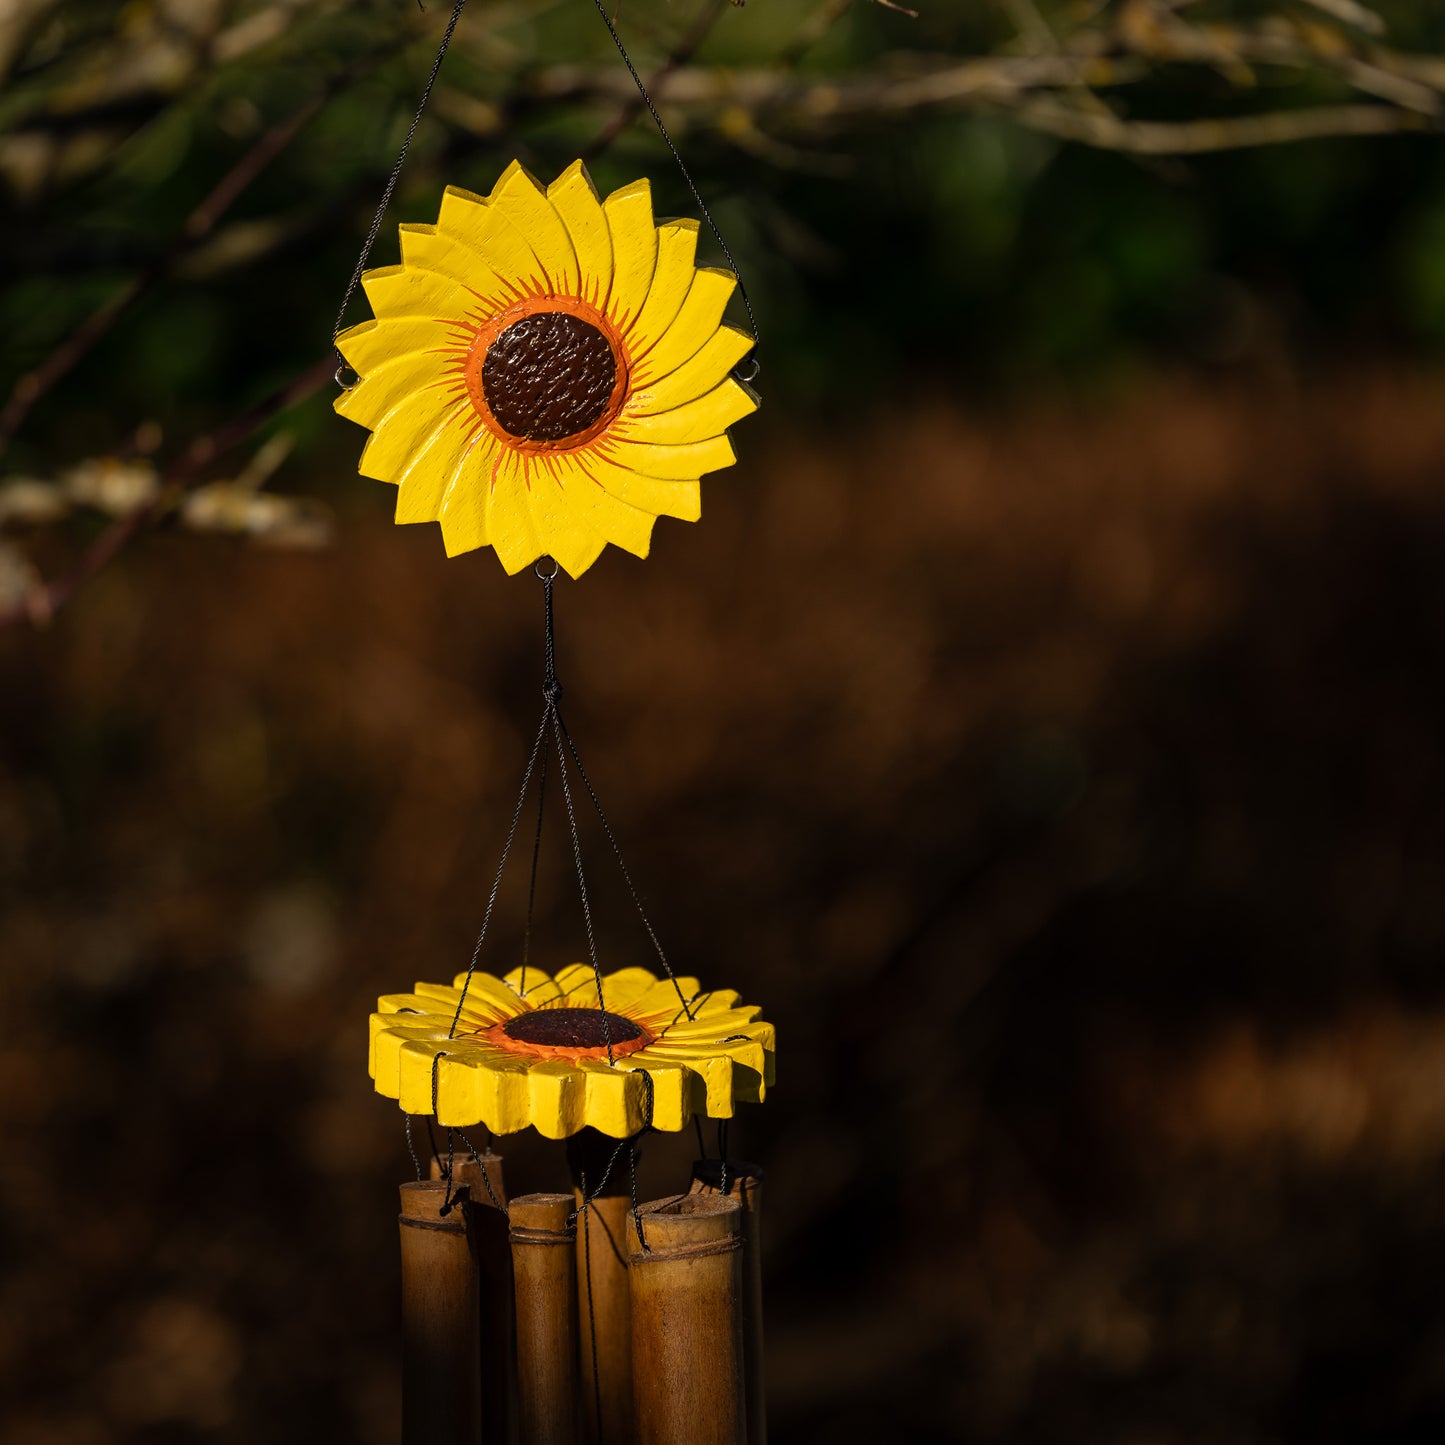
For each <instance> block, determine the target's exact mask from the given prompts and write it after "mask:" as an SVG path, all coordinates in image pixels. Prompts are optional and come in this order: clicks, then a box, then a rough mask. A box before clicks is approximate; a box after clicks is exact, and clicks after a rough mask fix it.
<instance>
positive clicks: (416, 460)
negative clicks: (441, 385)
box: [396, 423, 480, 522]
mask: <svg viewBox="0 0 1445 1445" xmlns="http://www.w3.org/2000/svg"><path fill="white" fill-rule="evenodd" d="M479 440H480V439H479V438H477V437H475V436H470V435H468V433H467V430H466V428H465V427H464V426H462V425H461V424H460V423H458V424H457V425H454V426H449V427H444V428H442V429H441V430H440V431H439V432H436V433H434V434H433V436H432V438H431V440H430V441H429V442H428V443H427V444H426V446H425V447H423V448H422V449H421V450H419V451H418V452H417V453H416V454H415V456H413V458H412V460H411V463H410V465H409V466H408V467H407V468H406V470H405V471H403V472H402V473H401V475H400V476H399V477H398V478H397V486H398V490H397V496H396V520H397V521H398V522H434V521H436V519H437V518H438V517H439V516H440V515H441V506H442V498H443V496H444V495H445V492H446V489H447V487H448V485H449V484H450V482H451V479H452V477H453V476H454V475H455V474H456V472H457V471H458V469H459V468H460V467H461V466H462V464H463V463H464V461H465V460H466V458H467V456H468V455H469V454H470V453H471V452H472V451H473V450H475V448H476V446H477V444H478V442H479Z"/></svg>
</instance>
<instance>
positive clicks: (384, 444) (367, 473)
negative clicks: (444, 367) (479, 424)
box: [359, 388, 465, 482]
mask: <svg viewBox="0 0 1445 1445" xmlns="http://www.w3.org/2000/svg"><path fill="white" fill-rule="evenodd" d="M408 403H410V404H408ZM463 405H465V402H464V401H463V400H461V399H459V398H458V397H455V396H453V395H451V394H450V393H449V392H447V391H443V390H442V389H440V388H433V389H432V390H430V391H426V392H422V393H420V394H419V395H418V397H417V399H416V401H415V402H412V401H411V398H408V399H407V401H406V402H402V403H401V404H399V405H397V406H395V407H393V408H392V409H391V410H390V411H389V412H387V414H386V415H385V416H384V417H382V419H381V420H380V421H379V422H378V423H377V424H376V430H375V431H373V432H372V434H371V437H370V439H369V440H368V441H367V443H366V445H365V446H364V447H363V448H362V450H361V462H360V465H359V470H360V472H361V475H362V476H363V477H374V478H375V479H376V480H377V481H379V482H394V481H396V480H397V478H398V477H400V476H401V474H402V473H403V472H404V471H405V470H406V468H407V466H408V465H409V464H410V462H411V460H412V458H413V457H414V456H415V455H416V454H417V452H419V451H420V450H421V449H422V448H423V447H425V446H427V445H428V444H429V443H430V442H431V441H432V439H433V438H434V437H435V435H436V433H437V432H438V431H440V430H441V429H443V428H444V427H447V426H451V427H454V428H455V429H456V430H457V431H460V430H461V427H460V426H459V425H457V421H456V417H457V411H458V409H459V408H460V407H462V406H463Z"/></svg>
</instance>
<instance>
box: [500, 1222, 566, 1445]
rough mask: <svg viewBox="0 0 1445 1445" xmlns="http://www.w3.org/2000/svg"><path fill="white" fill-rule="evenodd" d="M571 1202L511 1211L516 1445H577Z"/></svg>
mask: <svg viewBox="0 0 1445 1445" xmlns="http://www.w3.org/2000/svg"><path fill="white" fill-rule="evenodd" d="M571 1213H572V1196H571V1195H570V1194H523V1195H522V1196H521V1197H520V1198H517V1199H514V1200H513V1201H512V1205H511V1210H510V1214H511V1222H512V1234H511V1238H512V1273H513V1277H514V1278H515V1280H516V1288H517V1306H516V1308H517V1375H518V1384H519V1390H518V1404H519V1406H520V1414H521V1445H576V1440H577V1276H576V1263H575V1258H576V1255H575V1248H574V1246H575V1241H576V1238H577V1229H576V1226H575V1224H572V1223H569V1216H570V1215H571Z"/></svg>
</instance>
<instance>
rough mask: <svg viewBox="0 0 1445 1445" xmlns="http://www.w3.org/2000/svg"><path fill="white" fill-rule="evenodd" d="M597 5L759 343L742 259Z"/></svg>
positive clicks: (754, 367) (755, 365)
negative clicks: (730, 275) (718, 249)
mask: <svg viewBox="0 0 1445 1445" xmlns="http://www.w3.org/2000/svg"><path fill="white" fill-rule="evenodd" d="M592 3H593V4H594V5H595V6H596V7H597V13H598V14H599V15H600V16H601V17H602V23H603V24H604V25H605V26H606V27H607V33H608V34H609V35H610V36H611V37H612V43H613V44H614V45H615V46H616V47H617V53H618V54H619V55H620V56H621V57H622V63H623V64H624V65H625V66H626V67H627V73H628V74H629V75H630V76H631V77H632V83H633V84H634V85H635V86H636V87H637V93H638V94H639V95H640V96H641V97H642V103H643V104H644V105H645V106H646V107H647V110H648V114H650V115H651V116H652V120H653V123H654V124H655V125H656V126H657V133H658V135H660V136H661V137H662V140H663V144H665V145H666V146H667V148H668V150H669V151H671V152H672V158H673V160H674V161H676V162H677V168H678V170H679V171H681V172H682V178H683V180H684V181H686V182H687V188H688V190H690V191H691V192H692V198H693V200H695V201H696V202H697V206H698V209H699V210H700V211H701V212H702V214H703V219H704V220H705V221H706V222H707V227H708V230H710V231H711V232H712V234H713V238H714V239H715V240H716V241H717V243H718V245H719V246H721V247H722V253H723V255H724V256H725V257H726V258H727V263H728V268H729V269H730V270H731V271H732V273H733V275H734V276H736V277H737V282H738V295H739V296H741V297H742V302H743V306H744V307H745V308H746V310H747V313H748V326H749V328H750V329H751V330H752V333H753V345H754V346H755V347H756V346H757V344H758V342H759V340H760V339H761V338H760V337H759V335H758V318H757V317H756V316H755V315H754V314H753V303H752V302H751V301H749V300H748V288H747V287H746V286H744V285H743V278H742V273H741V272H740V271H739V270H738V263H737V262H736V261H734V260H733V253H732V252H731V251H730V250H729V249H728V243H727V242H726V241H724V240H723V234H722V232H721V231H720V230H719V229H718V224H717V222H716V221H714V220H713V218H712V212H711V211H709V210H708V208H707V202H706V201H704V200H703V198H702V192H701V191H699V190H698V188H697V183H696V182H695V181H694V180H693V178H692V172H691V171H689V170H688V168H687V163H686V162H685V161H684V160H683V158H682V153H681V152H680V151H679V150H678V148H677V146H676V145H675V144H674V143H673V139H672V137H671V136H670V135H669V134H668V133H667V127H666V126H665V125H664V124H663V122H662V116H661V115H660V114H659V113H658V109H657V107H656V106H655V105H654V104H653V103H652V97H651V96H650V95H649V94H648V93H647V87H646V85H644V84H643V82H642V77H641V76H640V75H639V74H638V73H637V67H636V66H635V65H634V64H633V63H632V57H631V56H630V55H629V54H628V53H627V47H626V46H625V45H624V44H623V43H622V37H621V36H620V35H619V34H618V33H617V27H616V26H615V25H614V24H613V23H612V17H611V16H610V15H609V14H608V13H607V7H606V5H604V4H603V0H592ZM749 360H750V361H751V362H752V367H751V370H750V371H749V373H748V375H747V376H746V377H743V378H741V379H742V380H745V381H752V380H754V379H755V378H756V377H757V374H758V365H759V363H758V358H757V355H756V353H754V355H753V356H752V357H750V358H749Z"/></svg>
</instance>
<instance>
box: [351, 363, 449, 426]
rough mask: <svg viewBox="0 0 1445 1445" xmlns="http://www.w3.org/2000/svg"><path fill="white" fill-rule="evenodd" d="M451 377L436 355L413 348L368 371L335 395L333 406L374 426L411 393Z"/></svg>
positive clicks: (439, 383)
mask: <svg viewBox="0 0 1445 1445" xmlns="http://www.w3.org/2000/svg"><path fill="white" fill-rule="evenodd" d="M448 380H449V379H448V377H447V376H446V373H445V372H444V371H443V369H442V368H441V367H440V366H439V365H438V364H437V358H436V357H435V356H431V355H429V354H428V353H427V352H425V351H412V352H408V353H407V354H406V355H405V356H398V357H395V358H394V359H393V360H391V361H388V362H386V363H385V364H384V365H382V366H378V367H376V368H375V369H374V370H372V371H369V372H367V374H366V375H365V376H363V377H362V378H361V380H360V381H358V382H357V383H356V385H355V386H353V387H352V388H351V389H350V390H349V391H344V392H342V393H341V395H340V396H338V397H337V398H336V401H335V402H334V403H333V407H334V409H335V411H336V412H337V413H338V414H339V415H341V416H344V417H346V418H347V420H348V421H354V422H359V423H360V424H361V425H362V426H364V427H368V428H371V429H372V430H375V428H376V426H377V424H378V423H379V422H380V421H381V419H382V417H384V416H385V415H386V414H387V412H389V411H391V410H392V409H393V408H394V407H397V406H400V405H401V403H402V402H404V401H406V400H407V398H408V397H412V396H415V395H416V394H417V393H418V392H424V391H427V390H430V389H433V388H438V387H444V386H446V385H447V384H448Z"/></svg>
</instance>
